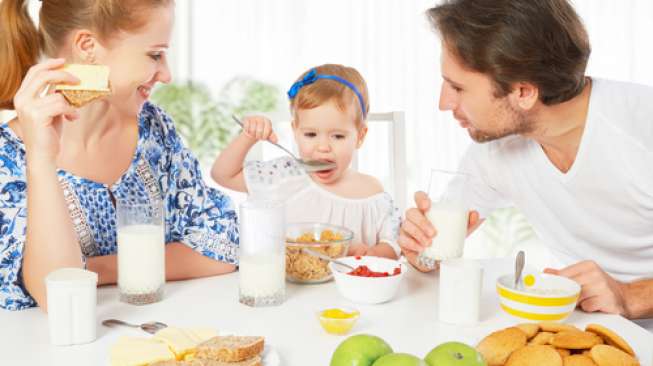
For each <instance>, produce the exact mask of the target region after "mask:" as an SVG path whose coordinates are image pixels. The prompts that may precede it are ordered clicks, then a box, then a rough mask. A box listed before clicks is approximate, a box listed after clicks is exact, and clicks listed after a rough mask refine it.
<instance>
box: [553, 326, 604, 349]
mask: <svg viewBox="0 0 653 366" xmlns="http://www.w3.org/2000/svg"><path fill="white" fill-rule="evenodd" d="M549 343H550V344H551V345H552V346H555V347H558V348H566V349H586V348H592V347H594V346H596V345H597V344H601V343H603V340H602V339H601V337H599V336H597V335H596V334H594V333H591V332H583V331H579V330H573V331H562V332H560V333H557V334H555V335H554V336H553V338H551V341H550V342H549Z"/></svg>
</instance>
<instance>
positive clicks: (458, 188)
mask: <svg viewBox="0 0 653 366" xmlns="http://www.w3.org/2000/svg"><path fill="white" fill-rule="evenodd" d="M468 184H469V177H468V175H467V174H464V173H458V172H449V171H445V170H438V169H433V170H431V178H430V182H429V189H428V195H429V198H430V199H431V208H430V210H429V211H428V212H427V213H426V217H427V218H428V219H429V221H430V222H431V224H432V225H433V227H435V230H436V231H437V235H436V237H435V238H434V239H433V244H432V245H431V246H430V247H428V248H426V249H425V250H424V251H423V252H422V253H420V256H419V261H420V263H421V264H422V265H424V266H426V267H430V268H434V267H435V265H436V262H437V261H441V260H445V259H451V258H460V257H461V256H462V255H463V246H464V244H465V236H466V235H467V221H468V217H469V209H468V207H467V203H466V201H465V194H466V189H467V186H468Z"/></svg>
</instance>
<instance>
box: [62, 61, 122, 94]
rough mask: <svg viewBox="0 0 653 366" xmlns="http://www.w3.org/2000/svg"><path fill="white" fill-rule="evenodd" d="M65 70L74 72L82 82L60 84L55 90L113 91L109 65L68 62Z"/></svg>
mask: <svg viewBox="0 0 653 366" xmlns="http://www.w3.org/2000/svg"><path fill="white" fill-rule="evenodd" d="M63 71H66V72H69V73H71V74H73V75H74V76H75V77H77V78H78V79H79V80H80V82H79V84H75V85H68V84H60V85H57V86H56V87H55V90H88V91H99V92H110V91H111V90H110V89H109V67H108V66H105V65H82V64H67V65H65V66H64V67H63Z"/></svg>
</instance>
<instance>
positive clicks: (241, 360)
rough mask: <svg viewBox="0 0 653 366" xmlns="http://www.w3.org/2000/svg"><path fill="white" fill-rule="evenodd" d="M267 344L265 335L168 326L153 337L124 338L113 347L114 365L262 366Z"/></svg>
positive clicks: (112, 357)
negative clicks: (264, 349) (242, 335)
mask: <svg viewBox="0 0 653 366" xmlns="http://www.w3.org/2000/svg"><path fill="white" fill-rule="evenodd" d="M263 346H264V339H263V337H239V336H218V335H217V333H216V332H215V330H212V329H203V328H199V329H181V328H175V327H167V328H164V329H162V330H160V331H158V332H157V333H156V334H155V335H154V336H153V337H151V338H132V337H123V338H120V339H119V340H118V342H117V343H116V344H114V345H113V346H112V347H111V352H110V354H111V366H261V365H262V359H261V357H262V356H261V354H262V352H263Z"/></svg>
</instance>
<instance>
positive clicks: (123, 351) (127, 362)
mask: <svg viewBox="0 0 653 366" xmlns="http://www.w3.org/2000/svg"><path fill="white" fill-rule="evenodd" d="M110 354H111V356H110V357H111V366H142V365H149V364H152V363H155V362H159V361H166V360H174V359H175V355H174V353H172V351H171V350H170V348H168V345H167V344H166V343H164V342H162V341H160V340H157V339H154V338H133V337H122V338H120V339H118V342H116V344H114V345H113V346H112V347H111V352H110Z"/></svg>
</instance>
